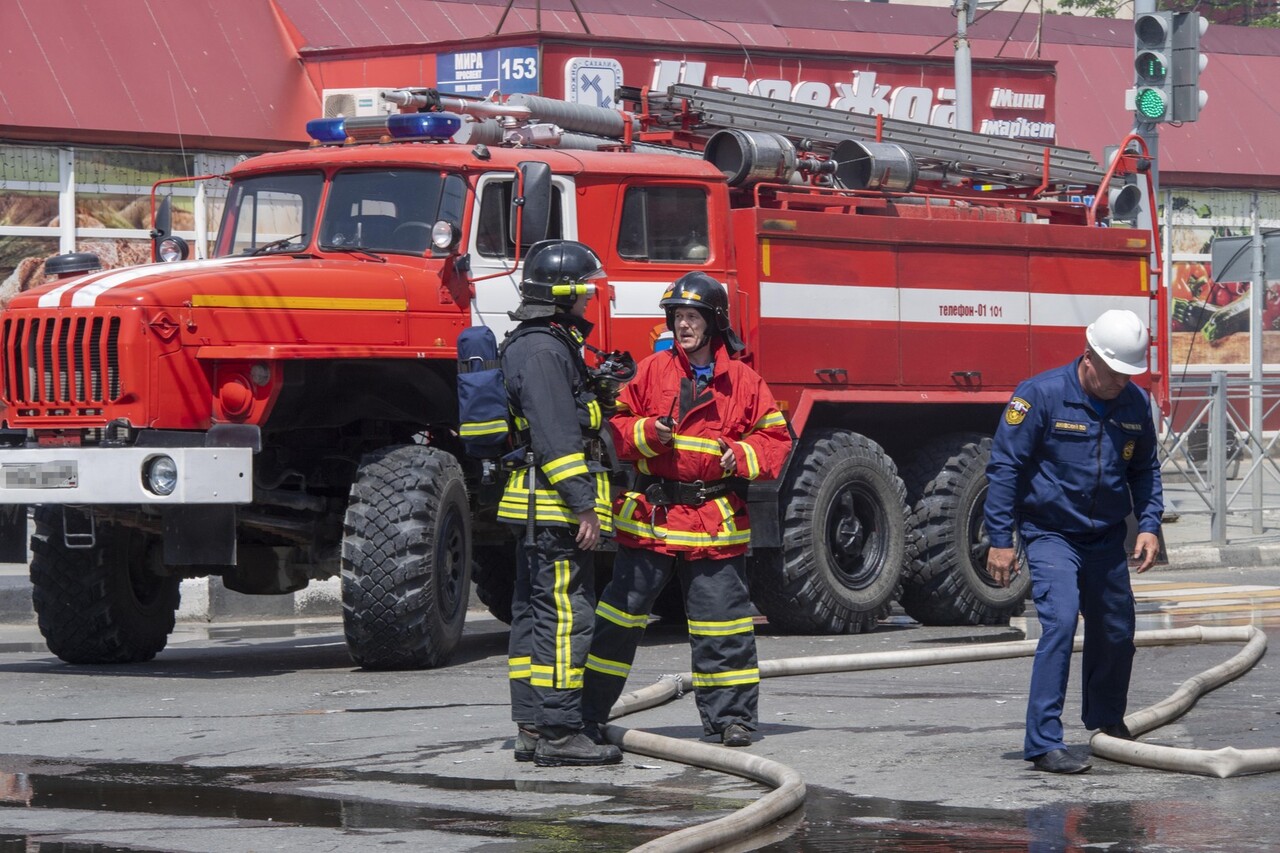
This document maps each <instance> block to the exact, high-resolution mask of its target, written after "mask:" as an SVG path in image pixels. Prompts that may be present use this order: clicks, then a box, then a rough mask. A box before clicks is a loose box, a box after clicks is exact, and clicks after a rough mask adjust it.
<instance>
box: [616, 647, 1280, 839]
mask: <svg viewBox="0 0 1280 853" xmlns="http://www.w3.org/2000/svg"><path fill="white" fill-rule="evenodd" d="M1199 643H1243V644H1244V648H1242V649H1241V650H1240V651H1239V652H1238V653H1236V655H1235V656H1234V657H1232V658H1231V659H1230V660H1227V661H1225V662H1223V663H1221V664H1218V665H1217V666H1215V667H1212V668H1210V669H1207V670H1205V671H1204V672H1202V673H1200V674H1199V675H1196V676H1195V677H1193V678H1190V679H1188V680H1187V681H1185V682H1183V683H1182V685H1180V686H1179V687H1178V689H1177V690H1175V691H1174V692H1173V693H1172V694H1171V695H1170V696H1169V697H1168V698H1166V699H1163V700H1161V701H1160V702H1157V703H1155V704H1154V705H1151V706H1149V707H1146V708H1143V709H1142V710H1140V711H1136V712H1134V713H1132V714H1129V715H1128V716H1127V717H1125V724H1126V725H1128V727H1129V729H1130V731H1132V732H1133V734H1134V736H1135V737H1136V736H1138V735H1141V734H1142V733H1144V732H1148V731H1151V730H1152V729H1155V728H1158V727H1160V726H1163V725H1165V724H1166V723H1168V722H1170V721H1172V720H1174V719H1176V718H1178V717H1180V716H1181V715H1182V714H1184V713H1186V711H1187V710H1188V709H1189V708H1190V707H1191V706H1192V705H1193V704H1195V701H1196V700H1197V699H1198V698H1199V697H1200V696H1203V695H1204V694H1205V693H1208V692H1209V691H1211V690H1214V689H1216V688H1218V687H1221V686H1222V685H1223V684H1226V683H1227V682H1229V681H1231V680H1232V679H1234V678H1236V677H1238V676H1239V675H1241V674H1242V673H1244V672H1247V671H1248V670H1249V669H1250V668H1251V667H1252V666H1253V665H1254V664H1255V663H1256V662H1257V661H1258V660H1259V658H1261V657H1262V655H1263V653H1264V652H1265V651H1266V648H1267V638H1266V635H1265V634H1264V633H1263V632H1262V631H1260V630H1258V629H1257V628H1256V627H1254V626H1252V625H1250V626H1245V627H1240V628H1206V627H1203V626H1199V625H1196V626H1192V627H1190V628H1171V629H1166V630H1157V631H1139V632H1138V633H1137V634H1136V635H1135V636H1134V644H1135V645H1137V646H1139V647H1146V646H1170V645H1193V644H1199ZM1036 644H1037V641H1036V640H1020V641H1016V642H1010V643H989V644H983V645H963V646H944V647H941V648H935V649H926V650H921V651H896V652H869V653H863V654H847V655H822V656H818V657H807V658H784V659H781V660H772V661H761V662H760V677H761V678H781V677H785V676H788V675H815V674H819V673H828V672H863V671H866V670H873V669H892V668H897V667H906V666H935V665H938V664H952V663H968V662H975V661H992V660H1004V659H1008V658H1015V657H1030V656H1032V655H1034V654H1035V650H1036ZM1082 647H1083V637H1080V636H1077V637H1076V642H1075V651H1077V652H1078V651H1080V649H1081V648H1082ZM691 684H692V676H691V675H689V674H687V673H686V674H682V675H668V676H663V677H662V679H660V680H659V681H658V682H657V683H655V684H652V685H650V686H648V687H645V688H642V689H640V690H636V691H633V692H631V693H628V694H626V695H624V696H623V697H622V698H620V699H619V700H618V702H617V704H615V705H614V706H613V710H612V713H611V714H610V717H611V719H617V718H619V717H624V716H627V715H628V714H634V713H636V712H638V711H643V710H645V709H647V708H652V707H655V706H657V705H661V704H663V703H665V702H668V701H670V700H672V699H675V698H678V697H680V696H681V695H683V694H684V693H685V692H686V691H687V690H688V688H689V686H690V685H691ZM605 735H606V736H607V737H608V738H609V740H610V741H612V742H613V743H615V744H617V745H618V746H620V747H622V749H624V750H625V751H627V752H631V753H636V754H638V755H647V756H650V757H652V758H659V759H664V760H667V761H674V762H677V763H680V764H687V765H690V766H693V767H702V768H705V769H708V770H717V771H720V772H722V773H730V774H733V775H735V776H741V777H743V778H745V779H751V780H753V781H756V782H760V783H761V784H764V785H767V786H769V787H770V788H771V789H772V790H771V791H769V792H768V793H767V794H765V795H764V796H763V797H761V798H760V799H759V800H757V801H755V802H754V803H752V804H751V805H749V806H747V807H746V808H744V809H740V810H739V811H737V812H734V813H733V814H730V815H726V816H725V817H722V818H719V819H717V820H713V821H710V822H708V823H703V824H698V825H696V826H691V827H687V828H685V829H682V830H679V831H677V832H673V833H670V834H669V835H664V836H662V837H661V838H658V839H655V840H654V841H651V842H649V843H647V844H643V845H641V846H639V847H636V848H635V851H646V853H648V851H658V850H662V851H668V852H669V851H699V850H709V849H711V848H713V847H716V846H719V845H725V844H728V843H731V842H734V841H740V840H742V839H744V838H747V837H749V836H751V835H753V834H755V833H757V832H759V831H761V830H762V829H764V828H765V827H767V826H769V824H771V823H773V822H775V821H777V820H779V819H781V818H782V817H784V816H786V815H787V814H789V813H791V812H792V811H794V810H795V809H797V808H799V807H800V805H801V804H802V803H803V802H804V797H805V785H804V780H803V779H802V778H801V777H800V774H799V773H797V772H796V771H795V770H793V769H791V768H790V767H787V766H786V765H784V764H781V763H779V762H777V761H772V760H770V759H767V758H762V757H760V756H758V755H752V754H750V753H744V752H741V751H738V750H729V749H725V748H723V747H720V746H713V745H710V744H704V743H691V742H689V741H685V740H678V739H676V738H669V737H664V736H662V735H655V734H652V733H650V732H645V731H641V730H639V729H626V728H623V727H621V726H617V725H609V726H606V727H605ZM1090 746H1091V748H1092V750H1093V754H1094V755H1098V756H1101V757H1103V758H1108V759H1111V760H1112V761H1119V762H1124V763H1126V764H1133V765H1136V766H1139V767H1149V768H1152V769H1156V770H1173V771H1176V772H1179V773H1198V774H1202V775H1206V776H1216V777H1218V778H1227V777H1229V776H1242V775H1245V774H1249V773H1264V772H1268V771H1273V770H1280V747H1271V748H1266V749H1243V750H1242V749H1235V748H1234V747H1226V748H1223V749H1218V750H1203V749H1186V748H1178V747H1169V746H1161V745H1158V744H1151V743H1141V742H1139V741H1136V740H1133V741H1127V740H1121V739H1119V738H1114V737H1109V736H1108V735H1104V734H1101V733H1098V734H1095V735H1094V736H1093V738H1092V740H1091V741H1090ZM635 851H633V853H635Z"/></svg>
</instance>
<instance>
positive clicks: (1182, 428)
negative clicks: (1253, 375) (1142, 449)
mask: <svg viewBox="0 0 1280 853" xmlns="http://www.w3.org/2000/svg"><path fill="white" fill-rule="evenodd" d="M1172 391H1173V394H1172V399H1173V400H1174V403H1173V405H1172V407H1171V412H1170V415H1169V416H1167V417H1163V418H1162V422H1163V430H1162V434H1163V438H1162V441H1161V448H1160V459H1161V463H1162V473H1163V479H1164V481H1165V495H1166V503H1167V504H1168V503H1169V500H1168V499H1169V498H1170V497H1173V498H1174V501H1175V509H1174V511H1176V512H1177V513H1179V514H1188V515H1189V514H1201V513H1207V514H1208V515H1209V536H1210V540H1211V544H1214V545H1225V544H1227V538H1228V531H1227V520H1228V518H1230V517H1236V518H1242V519H1245V520H1247V521H1248V523H1249V530H1250V532H1251V533H1252V534H1253V535H1262V534H1266V533H1276V534H1277V535H1280V516H1278V515H1274V513H1275V512H1276V511H1277V510H1280V463H1278V461H1277V459H1276V458H1275V453H1276V450H1277V439H1280V432H1276V431H1272V432H1271V433H1270V437H1268V433H1267V432H1265V431H1263V430H1262V429H1261V427H1260V426H1259V428H1258V429H1257V431H1254V430H1253V429H1252V428H1251V417H1250V413H1251V409H1252V408H1253V405H1252V404H1253V403H1254V402H1255V399H1256V400H1257V401H1260V403H1261V405H1260V406H1259V407H1258V411H1259V412H1260V414H1261V417H1260V423H1268V422H1271V421H1272V420H1273V416H1274V415H1275V413H1276V411H1277V409H1280V377H1278V378H1274V379H1262V380H1251V379H1247V378H1244V377H1230V376H1228V374H1227V373H1226V372H1225V371H1214V372H1213V373H1212V374H1210V375H1208V376H1193V377H1184V378H1182V379H1176V380H1175V381H1174V383H1173V388H1172ZM1175 422H1176V423H1178V424H1179V429H1177V430H1175V429H1174V428H1173V423H1175ZM1268 513H1273V515H1272V516H1270V517H1268Z"/></svg>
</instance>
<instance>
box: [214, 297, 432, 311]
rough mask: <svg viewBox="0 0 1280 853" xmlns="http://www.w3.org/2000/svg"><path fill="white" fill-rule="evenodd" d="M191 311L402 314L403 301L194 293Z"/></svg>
mask: <svg viewBox="0 0 1280 853" xmlns="http://www.w3.org/2000/svg"><path fill="white" fill-rule="evenodd" d="M191 305H192V307H194V308H281V309H288V310H304V311H404V310H405V309H407V308H408V307H409V301H408V300H407V299H349V298H337V297H332V296H229V295H223V294H217V295H215V294H208V293H197V294H195V295H194V296H192V297H191Z"/></svg>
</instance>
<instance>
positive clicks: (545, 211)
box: [507, 161, 551, 246]
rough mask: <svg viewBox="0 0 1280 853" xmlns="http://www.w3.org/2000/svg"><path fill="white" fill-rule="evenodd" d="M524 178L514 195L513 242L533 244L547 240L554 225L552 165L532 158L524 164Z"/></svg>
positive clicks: (512, 199)
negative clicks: (552, 216)
mask: <svg viewBox="0 0 1280 853" xmlns="http://www.w3.org/2000/svg"><path fill="white" fill-rule="evenodd" d="M519 168H520V178H519V182H518V183H517V185H516V190H515V192H513V193H512V194H511V213H510V216H509V217H508V219H507V221H508V222H509V223H510V228H511V242H513V243H515V244H516V245H517V246H531V245H533V244H534V243H536V242H538V241H539V240H545V239H547V230H548V228H549V227H550V224H551V167H550V166H549V165H547V164H546V163H539V162H536V161H529V162H525V163H521V164H520V167H519Z"/></svg>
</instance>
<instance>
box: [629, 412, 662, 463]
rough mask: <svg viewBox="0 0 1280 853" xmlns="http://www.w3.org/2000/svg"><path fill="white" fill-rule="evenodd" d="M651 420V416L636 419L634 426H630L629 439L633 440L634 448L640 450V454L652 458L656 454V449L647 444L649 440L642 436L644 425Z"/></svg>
mask: <svg viewBox="0 0 1280 853" xmlns="http://www.w3.org/2000/svg"><path fill="white" fill-rule="evenodd" d="M651 420H653V418H641V419H640V420H638V421H636V423H635V426H633V427H632V428H631V440H632V441H634V442H635V445H636V450H639V451H640V455H641V456H648V457H650V458H653V457H654V456H657V455H658V451H657V450H655V449H654V448H653V447H652V446H651V445H650V444H649V440H648V439H647V438H645V437H644V425H645V424H647V423H648V422H649V421H651Z"/></svg>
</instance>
